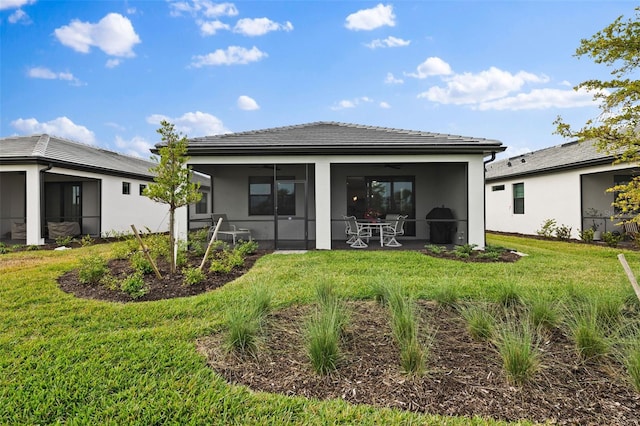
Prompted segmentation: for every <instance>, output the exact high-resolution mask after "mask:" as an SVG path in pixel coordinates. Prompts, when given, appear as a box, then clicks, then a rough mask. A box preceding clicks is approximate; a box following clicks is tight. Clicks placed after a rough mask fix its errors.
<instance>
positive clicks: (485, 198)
mask: <svg viewBox="0 0 640 426" xmlns="http://www.w3.org/2000/svg"><path fill="white" fill-rule="evenodd" d="M495 160H496V152H495V151H491V158H489V159H488V160H485V161H484V167H483V168H482V170H483V174H484V184H485V188H482V190H483V191H484V194H485V195H484V197H483V198H484V203H483V207H484V215H483V219H484V246H485V247H486V246H487V191H486V184H487V164H489V163H491V162H492V161H495Z"/></svg>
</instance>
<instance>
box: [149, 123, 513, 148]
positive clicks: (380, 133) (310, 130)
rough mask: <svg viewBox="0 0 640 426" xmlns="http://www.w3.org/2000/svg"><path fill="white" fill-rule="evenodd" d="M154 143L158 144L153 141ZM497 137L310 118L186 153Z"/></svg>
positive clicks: (415, 144) (490, 143)
mask: <svg viewBox="0 0 640 426" xmlns="http://www.w3.org/2000/svg"><path fill="white" fill-rule="evenodd" d="M156 146H157V147H159V146H161V144H158V145H156ZM505 149H506V148H505V147H503V146H502V143H501V142H500V141H497V140H492V139H485V138H475V137H466V136H456V135H448V134H442V133H431V132H423V131H417V130H403V129H392V128H386V127H375V126H364V125H357V124H348V123H337V122H325V121H320V122H315V123H308V124H300V125H295V126H286V127H276V128H270V129H263V130H254V131H248V132H239V133H228V134H222V135H215V136H205V137H198V138H191V139H189V155H206V154H221V153H224V154H252V155H255V154H260V153H272V154H273V153H278V154H299V153H325V154H327V153H363V150H365V151H364V152H368V153H396V154H399V153H423V152H434V153H435V152H476V153H478V152H482V153H490V152H501V151H504V150H505Z"/></svg>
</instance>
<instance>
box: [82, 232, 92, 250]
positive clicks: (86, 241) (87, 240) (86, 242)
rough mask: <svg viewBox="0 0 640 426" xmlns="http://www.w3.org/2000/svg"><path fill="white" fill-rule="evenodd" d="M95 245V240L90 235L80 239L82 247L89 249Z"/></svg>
mask: <svg viewBox="0 0 640 426" xmlns="http://www.w3.org/2000/svg"><path fill="white" fill-rule="evenodd" d="M94 243H95V240H94V239H93V238H91V235H89V234H87V235H85V236H83V237H82V238H81V239H80V245H81V246H82V247H88V246H90V245H93V244H94Z"/></svg>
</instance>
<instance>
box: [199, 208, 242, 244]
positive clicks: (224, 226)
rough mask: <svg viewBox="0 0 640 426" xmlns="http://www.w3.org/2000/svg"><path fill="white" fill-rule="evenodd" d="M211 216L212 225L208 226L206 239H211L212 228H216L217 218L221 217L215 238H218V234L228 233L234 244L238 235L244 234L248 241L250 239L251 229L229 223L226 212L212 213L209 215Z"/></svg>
mask: <svg viewBox="0 0 640 426" xmlns="http://www.w3.org/2000/svg"><path fill="white" fill-rule="evenodd" d="M211 218H212V219H213V222H212V223H213V225H212V226H211V227H210V228H209V237H208V239H211V237H213V231H214V229H216V225H217V223H218V219H220V218H222V223H221V224H220V229H218V235H217V236H216V239H218V237H219V236H220V235H230V236H231V239H232V241H233V245H236V240H237V238H238V236H242V235H246V236H247V237H249V241H251V230H249V229H247V228H238V227H236V226H235V225H232V224H231V223H229V220H228V219H227V215H226V214H224V213H222V214H218V213H214V214H212V215H211Z"/></svg>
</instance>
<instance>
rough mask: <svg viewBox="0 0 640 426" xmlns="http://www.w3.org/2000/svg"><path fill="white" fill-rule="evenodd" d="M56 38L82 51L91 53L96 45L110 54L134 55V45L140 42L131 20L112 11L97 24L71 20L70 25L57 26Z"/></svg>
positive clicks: (120, 55)
mask: <svg viewBox="0 0 640 426" xmlns="http://www.w3.org/2000/svg"><path fill="white" fill-rule="evenodd" d="M54 34H55V36H56V38H57V39H58V40H59V41H60V43H62V44H64V45H65V46H68V47H71V48H72V49H73V50H75V51H77V52H81V53H89V51H90V49H91V47H92V46H95V47H97V48H99V49H100V50H102V51H103V52H105V53H106V54H107V55H110V56H118V57H133V56H135V53H134V52H133V47H134V46H135V45H136V44H138V43H140V37H138V34H136V32H135V30H134V28H133V25H132V24H131V21H130V20H129V19H128V18H126V17H124V16H122V15H120V14H118V13H110V14H108V15H106V16H105V17H104V18H102V19H101V20H100V21H98V22H97V23H95V24H92V23H90V22H81V21H78V20H74V21H71V23H70V24H69V25H64V26H62V27H60V28H56V30H55V31H54Z"/></svg>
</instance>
